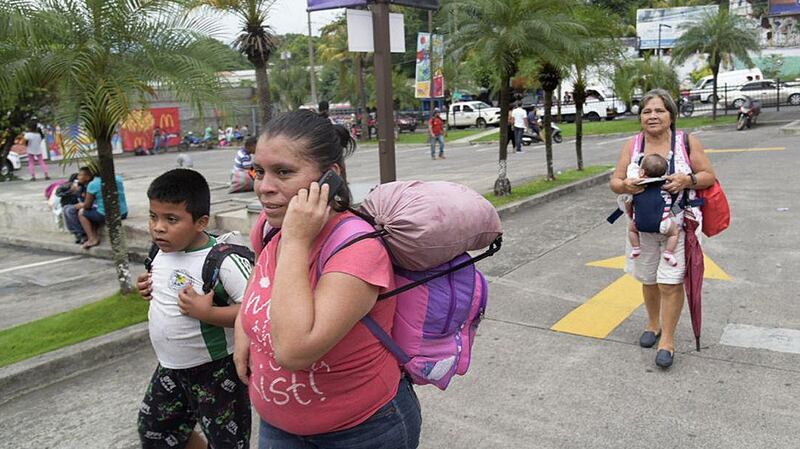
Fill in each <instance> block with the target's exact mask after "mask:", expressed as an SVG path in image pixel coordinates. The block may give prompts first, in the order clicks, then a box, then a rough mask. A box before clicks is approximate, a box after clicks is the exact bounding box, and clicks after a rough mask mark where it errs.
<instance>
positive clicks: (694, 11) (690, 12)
mask: <svg viewBox="0 0 800 449" xmlns="http://www.w3.org/2000/svg"><path fill="white" fill-rule="evenodd" d="M717 11H719V6H718V5H705V6H688V7H681V8H662V9H639V10H637V11H636V35H637V36H638V37H639V39H640V43H639V49H640V50H645V49H655V48H658V45H659V39H658V37H659V29H660V30H661V33H660V34H661V48H672V47H674V46H675V41H677V40H678V38H679V37H681V36H682V35H683V33H684V29H683V28H682V27H681V26H682V25H684V24H686V23H692V22H697V21H700V20H702V19H703V17H705V15H706V14H716V13H717Z"/></svg>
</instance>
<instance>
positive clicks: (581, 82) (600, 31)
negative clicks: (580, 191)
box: [570, 5, 621, 170]
mask: <svg viewBox="0 0 800 449" xmlns="http://www.w3.org/2000/svg"><path fill="white" fill-rule="evenodd" d="M575 18H576V20H578V22H579V23H581V24H583V25H584V26H585V27H586V31H587V35H586V36H585V39H580V40H578V45H577V46H576V48H575V51H574V53H573V54H572V55H570V59H572V66H573V67H574V69H575V71H574V73H575V83H574V88H573V94H572V98H573V100H574V101H575V156H576V158H577V166H578V170H583V105H584V103H585V102H586V70H587V69H588V68H589V67H590V66H596V65H598V64H601V63H605V62H610V61H613V60H615V59H616V58H617V57H618V56H619V51H618V50H617V49H618V48H620V46H619V45H618V43H617V42H616V41H615V39H614V38H613V36H617V35H619V34H620V32H621V30H619V29H618V26H617V25H616V24H618V23H619V19H618V18H616V17H614V16H613V15H612V14H609V13H608V11H607V10H605V9H602V8H597V7H593V6H588V5H581V6H579V7H577V8H576V9H575Z"/></svg>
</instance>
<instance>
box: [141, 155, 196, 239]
mask: <svg viewBox="0 0 800 449" xmlns="http://www.w3.org/2000/svg"><path fill="white" fill-rule="evenodd" d="M147 197H148V199H150V236H151V237H152V239H153V242H155V243H156V245H158V247H159V248H160V249H161V251H164V252H173V251H185V250H187V249H192V248H191V246H192V244H193V243H194V242H195V241H196V239H197V238H198V235H199V234H202V233H203V232H205V229H206V226H208V216H209V212H210V209H211V192H210V191H209V188H208V182H206V179H205V178H204V177H203V175H201V174H200V173H199V172H196V171H194V170H189V169H186V168H176V169H174V170H170V171H168V172H166V173H164V174H162V175H161V176H159V177H158V178H156V179H155V180H153V182H152V183H151V184H150V188H149V189H147Z"/></svg>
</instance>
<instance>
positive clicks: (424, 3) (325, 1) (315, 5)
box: [307, 0, 439, 11]
mask: <svg viewBox="0 0 800 449" xmlns="http://www.w3.org/2000/svg"><path fill="white" fill-rule="evenodd" d="M390 3H394V4H396V5H403V6H411V7H414V8H422V9H439V0H391V2H390ZM366 5H367V0H308V8H307V10H308V11H322V10H325V9H336V8H349V7H351V6H366Z"/></svg>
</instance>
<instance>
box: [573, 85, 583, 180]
mask: <svg viewBox="0 0 800 449" xmlns="http://www.w3.org/2000/svg"><path fill="white" fill-rule="evenodd" d="M577 73H578V75H577V77H576V78H577V80H576V81H575V89H574V90H575V92H573V93H572V98H573V99H574V100H575V156H576V157H577V159H578V170H583V104H584V103H585V102H586V85H585V84H584V83H583V77H582V76H581V71H580V70H577Z"/></svg>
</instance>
